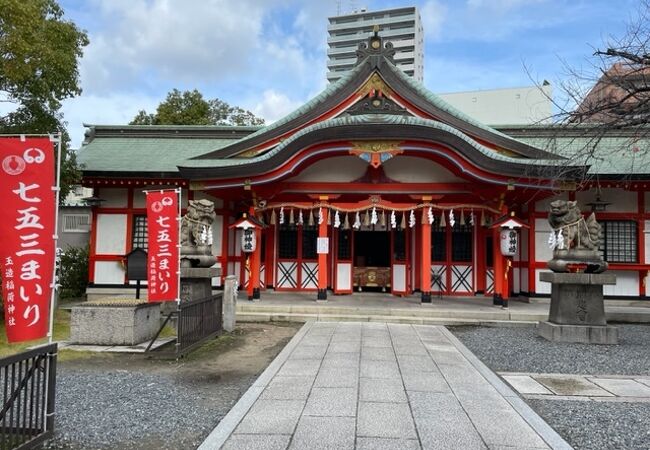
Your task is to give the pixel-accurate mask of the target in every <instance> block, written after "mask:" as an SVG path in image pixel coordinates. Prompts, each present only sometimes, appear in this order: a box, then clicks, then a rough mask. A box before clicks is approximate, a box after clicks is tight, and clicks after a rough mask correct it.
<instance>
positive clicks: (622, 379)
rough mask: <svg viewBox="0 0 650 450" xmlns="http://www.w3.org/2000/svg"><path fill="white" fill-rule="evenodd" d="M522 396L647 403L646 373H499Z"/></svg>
mask: <svg viewBox="0 0 650 450" xmlns="http://www.w3.org/2000/svg"><path fill="white" fill-rule="evenodd" d="M499 375H501V376H502V377H503V379H504V380H506V381H507V382H508V383H509V384H510V385H511V386H512V387H513V388H514V389H515V390H516V391H517V392H519V393H520V394H521V395H523V396H524V397H526V398H533V399H542V400H593V401H599V402H643V403H646V402H650V376H647V375H646V376H643V375H639V376H624V375H565V374H544V373H512V372H503V373H500V374H499Z"/></svg>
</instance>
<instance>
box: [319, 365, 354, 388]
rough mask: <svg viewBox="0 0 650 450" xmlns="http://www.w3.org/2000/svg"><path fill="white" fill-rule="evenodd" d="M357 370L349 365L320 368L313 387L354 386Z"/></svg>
mask: <svg viewBox="0 0 650 450" xmlns="http://www.w3.org/2000/svg"><path fill="white" fill-rule="evenodd" d="M358 378H359V371H358V370H357V369H356V368H351V367H337V368H321V369H320V371H319V372H318V376H317V377H316V382H315V383H314V387H356V386H357V383H358Z"/></svg>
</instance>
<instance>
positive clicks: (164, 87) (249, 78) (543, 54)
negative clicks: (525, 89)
mask: <svg viewBox="0 0 650 450" xmlns="http://www.w3.org/2000/svg"><path fill="white" fill-rule="evenodd" d="M60 4H61V6H62V7H63V8H64V10H65V12H66V17H67V18H68V19H70V20H72V21H74V22H75V23H76V24H77V25H78V26H79V27H81V28H83V29H85V30H86V31H87V32H88V35H89V37H90V45H89V46H88V47H87V48H86V50H85V54H84V57H83V60H82V61H81V84H82V88H83V94H82V95H81V96H79V97H77V98H75V99H71V100H68V101H66V102H65V104H64V114H65V119H66V120H67V122H68V124H69V130H70V133H71V135H72V139H73V147H78V146H79V145H80V144H81V141H82V139H83V131H84V129H83V126H82V123H84V122H85V123H91V124H125V123H128V122H129V121H130V120H131V119H132V118H133V116H134V115H135V114H136V113H137V111H138V110H140V109H146V110H148V111H154V110H155V108H156V106H157V105H158V103H159V102H160V101H161V100H162V99H164V97H165V95H166V93H167V92H169V91H170V90H171V89H173V88H177V89H181V90H185V89H194V88H196V89H198V90H200V91H201V92H202V93H203V94H204V95H205V96H206V97H207V98H215V97H218V98H220V99H223V100H225V101H227V102H229V103H231V104H234V105H239V106H242V107H244V108H246V109H250V110H251V111H253V112H254V113H255V114H257V115H259V116H262V117H264V118H265V119H266V120H267V121H273V120H275V119H277V118H279V117H282V116H283V115H284V114H286V113H288V112H290V111H291V110H293V109H294V108H296V107H297V106H299V105H300V104H302V103H304V102H305V101H306V100H308V99H309V98H311V97H312V96H314V95H316V94H317V93H318V92H320V91H321V90H322V89H323V88H324V87H325V86H326V83H327V82H326V79H325V73H326V50H327V43H326V40H327V17H329V16H332V15H336V13H337V10H338V8H340V10H341V11H342V12H349V11H350V10H351V9H352V8H355V7H356V8H358V7H367V8H368V9H370V10H379V9H385V8H391V7H398V6H413V5H415V6H417V7H418V8H419V10H420V15H421V17H422V21H423V26H424V32H425V62H424V83H425V85H426V86H427V87H428V88H429V89H430V90H432V91H433V92H438V93H440V92H457V91H465V90H475V89H491V88H499V87H518V86H528V85H532V84H533V81H531V75H530V74H532V77H533V78H535V79H537V80H540V81H541V80H543V79H546V80H549V81H550V82H551V83H552V84H553V85H556V86H557V85H558V83H560V82H561V81H562V80H563V79H565V78H566V77H567V71H566V69H565V65H568V66H570V67H575V68H581V67H583V68H585V69H589V62H588V57H589V55H590V54H592V53H593V50H594V48H595V47H599V46H603V43H604V42H606V41H607V40H608V39H609V38H610V37H611V36H622V35H623V34H624V31H625V26H626V23H629V22H630V20H631V19H633V18H634V17H635V13H636V8H637V4H638V0H616V1H612V0H418V1H415V0H408V1H395V0H393V1H391V0H366V1H363V0H340V1H337V0H60ZM526 67H528V68H529V71H530V74H529V73H527V70H526ZM557 91H559V89H556V92H557Z"/></svg>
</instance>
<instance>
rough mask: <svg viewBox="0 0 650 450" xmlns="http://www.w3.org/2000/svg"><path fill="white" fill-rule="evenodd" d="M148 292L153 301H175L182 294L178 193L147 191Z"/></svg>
mask: <svg viewBox="0 0 650 450" xmlns="http://www.w3.org/2000/svg"><path fill="white" fill-rule="evenodd" d="M146 194H147V227H148V230H149V236H148V246H149V253H148V270H147V274H148V279H147V282H148V289H149V301H150V302H164V301H174V300H178V299H179V298H180V296H179V295H180V294H179V287H180V283H179V273H180V268H179V257H180V255H179V246H178V243H179V241H178V238H179V229H178V228H179V220H178V217H179V209H178V207H179V195H180V191H178V190H175V189H173V190H166V191H148V192H147V193H146Z"/></svg>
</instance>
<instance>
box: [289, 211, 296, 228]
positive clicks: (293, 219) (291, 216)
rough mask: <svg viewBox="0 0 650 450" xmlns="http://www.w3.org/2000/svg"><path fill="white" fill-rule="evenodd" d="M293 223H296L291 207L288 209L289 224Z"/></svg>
mask: <svg viewBox="0 0 650 450" xmlns="http://www.w3.org/2000/svg"><path fill="white" fill-rule="evenodd" d="M294 223H296V220H295V218H294V216H293V209H290V210H289V225H293V224H294Z"/></svg>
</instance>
